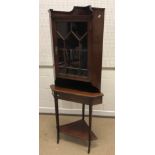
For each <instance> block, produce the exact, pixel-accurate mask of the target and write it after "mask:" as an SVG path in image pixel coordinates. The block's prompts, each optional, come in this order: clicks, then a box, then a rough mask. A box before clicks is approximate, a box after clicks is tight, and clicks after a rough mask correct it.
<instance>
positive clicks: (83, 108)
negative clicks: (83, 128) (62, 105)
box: [82, 104, 85, 120]
mask: <svg viewBox="0 0 155 155" xmlns="http://www.w3.org/2000/svg"><path fill="white" fill-rule="evenodd" d="M84 114H85V104H82V120H84Z"/></svg>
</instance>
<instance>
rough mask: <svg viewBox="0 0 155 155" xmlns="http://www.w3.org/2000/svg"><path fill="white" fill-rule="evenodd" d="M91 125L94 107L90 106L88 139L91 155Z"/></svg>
mask: <svg viewBox="0 0 155 155" xmlns="http://www.w3.org/2000/svg"><path fill="white" fill-rule="evenodd" d="M91 124H92V105H91V104H90V105H89V139H88V153H90V145H91Z"/></svg>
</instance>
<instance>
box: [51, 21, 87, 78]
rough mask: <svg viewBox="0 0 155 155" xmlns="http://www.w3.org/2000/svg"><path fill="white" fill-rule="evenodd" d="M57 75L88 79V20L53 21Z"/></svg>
mask: <svg viewBox="0 0 155 155" xmlns="http://www.w3.org/2000/svg"><path fill="white" fill-rule="evenodd" d="M53 24H54V36H55V37H54V40H55V41H54V42H55V45H54V53H55V61H56V62H55V64H56V66H55V67H56V72H57V73H56V74H57V77H60V78H67V79H73V80H82V81H88V22H87V21H65V20H63V21H60V20H55V21H54V23H53Z"/></svg>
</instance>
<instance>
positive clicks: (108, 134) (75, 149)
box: [39, 115, 115, 155]
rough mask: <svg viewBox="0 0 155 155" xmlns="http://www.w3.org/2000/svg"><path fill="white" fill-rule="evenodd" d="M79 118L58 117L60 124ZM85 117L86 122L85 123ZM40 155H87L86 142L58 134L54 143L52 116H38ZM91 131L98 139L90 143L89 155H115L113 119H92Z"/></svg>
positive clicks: (54, 133)
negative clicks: (57, 140)
mask: <svg viewBox="0 0 155 155" xmlns="http://www.w3.org/2000/svg"><path fill="white" fill-rule="evenodd" d="M79 119H80V117H79V116H60V124H66V123H70V122H73V121H75V120H79ZM87 119H88V118H87V117H86V121H87ZM39 128H40V135H39V137H40V142H39V145H40V155H87V142H85V141H81V140H78V139H76V138H72V137H68V136H65V135H63V134H60V143H59V144H57V143H56V128H55V117H54V115H40V125H39ZM92 130H93V131H94V133H95V134H96V136H97V137H98V139H97V140H95V141H92V145H91V152H90V154H91V155H114V154H115V119H114V118H99V117H93V119H92Z"/></svg>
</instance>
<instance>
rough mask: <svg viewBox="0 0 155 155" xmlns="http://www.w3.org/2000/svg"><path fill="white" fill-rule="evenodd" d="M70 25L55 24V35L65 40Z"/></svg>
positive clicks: (63, 23)
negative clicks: (57, 34)
mask: <svg viewBox="0 0 155 155" xmlns="http://www.w3.org/2000/svg"><path fill="white" fill-rule="evenodd" d="M70 25H71V23H69V22H57V23H56V31H57V33H59V34H60V35H61V36H62V37H63V38H65V37H66V36H67V34H68V33H69V32H70V30H71V29H70Z"/></svg>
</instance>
